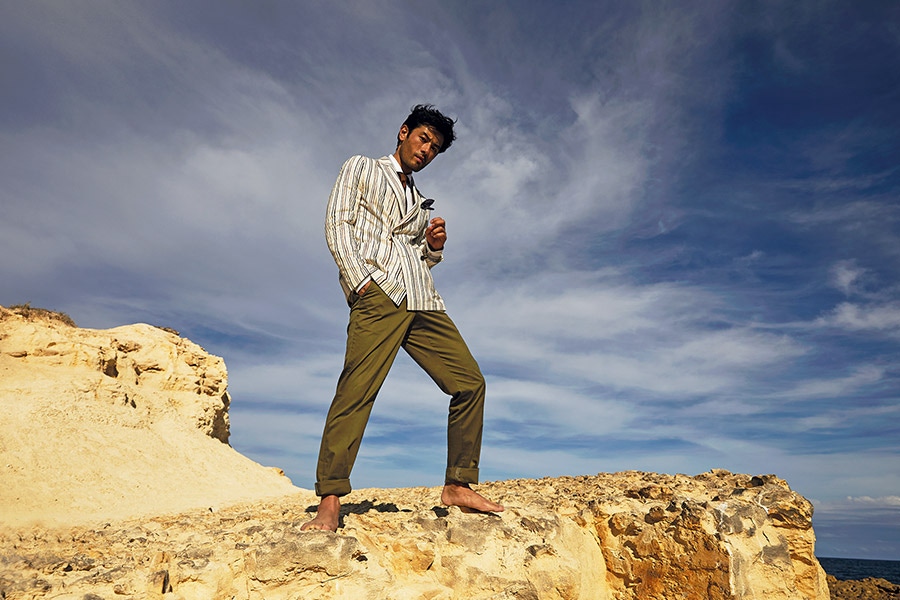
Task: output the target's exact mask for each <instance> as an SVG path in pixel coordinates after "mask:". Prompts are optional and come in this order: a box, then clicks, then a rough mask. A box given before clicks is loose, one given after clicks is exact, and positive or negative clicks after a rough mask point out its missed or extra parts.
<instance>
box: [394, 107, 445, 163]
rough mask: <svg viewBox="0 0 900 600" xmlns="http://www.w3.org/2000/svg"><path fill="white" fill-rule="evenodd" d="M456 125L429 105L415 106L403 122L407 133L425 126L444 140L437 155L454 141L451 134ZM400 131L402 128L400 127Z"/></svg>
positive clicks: (398, 140)
mask: <svg viewBox="0 0 900 600" xmlns="http://www.w3.org/2000/svg"><path fill="white" fill-rule="evenodd" d="M455 123H456V121H454V120H453V119H451V118H450V117H448V116H447V115H445V114H443V113H442V112H441V111H439V110H438V109H436V108H435V107H434V106H433V105H431V104H417V105H415V106H413V107H412V109H411V110H410V113H409V116H408V117H406V120H405V121H404V122H403V125H405V126H406V130H407V132H411V131H414V130H415V128H416V127H419V126H422V125H426V126H428V127H429V128H431V129H433V130H434V131H436V132H437V133H440V134H441V136H442V137H443V138H444V140H443V143H442V144H441V149H440V150H439V151H438V154H440V153H441V152H444V151H445V150H447V148H449V147H450V145H451V144H452V143H453V140H455V139H456V134H455V133H453V125H454V124H455ZM401 129H402V127H401ZM400 141H401V140H400V136H399V135H397V146H399V145H400Z"/></svg>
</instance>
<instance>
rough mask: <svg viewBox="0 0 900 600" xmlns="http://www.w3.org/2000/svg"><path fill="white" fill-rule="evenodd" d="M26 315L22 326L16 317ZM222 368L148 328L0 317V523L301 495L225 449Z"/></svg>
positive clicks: (48, 316) (68, 520) (4, 312)
mask: <svg viewBox="0 0 900 600" xmlns="http://www.w3.org/2000/svg"><path fill="white" fill-rule="evenodd" d="M21 312H25V314H20V313H21ZM227 381H228V378H227V373H226V369H225V363H224V361H223V360H222V359H221V358H219V357H217V356H212V355H210V354H208V353H207V352H205V351H204V350H203V349H202V348H201V347H200V346H197V345H196V344H194V343H193V342H191V341H189V340H186V339H184V338H181V337H178V336H177V335H176V334H174V333H173V332H171V331H166V330H163V329H160V328H157V327H151V326H150V325H129V326H125V327H117V328H114V329H108V330H93V329H80V328H77V327H73V326H72V325H70V324H69V323H67V322H66V321H65V320H61V319H57V318H54V316H53V314H52V313H47V312H46V311H44V312H43V313H42V312H37V311H35V310H34V309H32V310H31V311H12V310H8V309H5V308H3V307H0V406H2V410H0V514H2V522H3V523H4V524H6V525H13V524H27V523H30V522H33V521H35V520H40V521H42V522H44V523H47V524H53V523H62V524H67V525H68V524H77V523H85V522H90V521H97V520H103V519H115V518H122V517H128V516H134V515H138V514H160V513H166V512H178V511H183V510H186V509H190V508H195V507H198V506H206V507H209V506H219V505H221V504H224V503H233V502H240V501H242V500H249V499H256V498H261V497H265V496H273V495H281V494H286V493H293V492H296V491H298V490H297V488H295V487H294V486H292V485H291V483H290V481H289V480H288V479H287V478H286V477H283V476H279V475H278V474H277V473H276V472H275V471H273V470H271V469H266V468H264V467H262V466H260V465H258V464H256V463H254V462H253V461H251V460H249V459H247V458H246V457H244V456H242V455H240V454H238V453H237V452H235V451H234V450H233V449H232V448H231V447H230V446H228V444H227V442H228V436H229V423H228V405H229V402H230V398H229V395H228V390H227Z"/></svg>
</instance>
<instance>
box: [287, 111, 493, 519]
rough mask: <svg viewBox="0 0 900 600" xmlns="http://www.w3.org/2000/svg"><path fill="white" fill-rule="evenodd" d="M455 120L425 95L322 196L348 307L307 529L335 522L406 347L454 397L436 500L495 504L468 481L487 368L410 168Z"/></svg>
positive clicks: (439, 228)
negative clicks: (388, 138) (453, 293)
mask: <svg viewBox="0 0 900 600" xmlns="http://www.w3.org/2000/svg"><path fill="white" fill-rule="evenodd" d="M453 125H454V121H453V120H452V119H450V118H448V117H446V116H445V115H443V114H442V113H441V112H440V111H438V110H436V109H435V108H434V107H433V106H431V105H418V106H415V107H413V109H412V112H411V113H410V115H409V117H407V119H406V121H405V122H404V123H403V125H401V127H400V131H399V133H398V134H397V148H396V150H395V152H394V154H393V155H392V156H384V157H382V158H380V159H378V160H375V159H372V158H367V157H364V156H353V157H351V158H350V159H348V160H347V162H345V163H344V166H343V167H342V168H341V172H340V175H339V176H338V179H337V182H336V183H335V184H334V189H333V190H332V191H331V196H330V197H329V199H328V209H327V214H326V217H325V239H326V241H327V242H328V248H329V249H330V250H331V254H332V256H334V260H335V262H336V263H337V266H338V271H339V273H340V277H339V278H340V283H341V287H342V288H343V290H344V295H345V296H346V298H347V303H348V304H349V305H350V324H349V325H348V327H347V350H346V354H345V356H344V369H343V371H342V372H341V375H340V378H339V379H338V383H337V389H336V391H335V395H334V400H333V401H332V403H331V408H330V409H329V411H328V417H327V419H326V421H325V431H324V432H323V434H322V445H321V447H320V449H319V461H318V465H317V468H316V494H317V495H318V496H319V497H320V502H319V508H318V512H317V513H316V517H315V518H314V519H313V520H312V521H310V522H308V523H306V524H305V525H304V526H303V529H318V530H324V531H337V528H338V523H339V519H340V507H341V504H340V497H341V496H344V495H346V494H348V493H350V471H351V469H352V468H353V463H354V461H355V460H356V454H357V452H358V450H359V444H360V442H361V441H362V436H363V432H364V430H365V427H366V423H367V422H368V419H369V413H370V412H371V410H372V405H373V403H374V402H375V396H376V395H377V394H378V390H379V389H380V388H381V385H382V383H383V382H384V380H385V377H387V374H388V371H389V370H390V368H391V365H392V364H393V362H394V358H395V357H396V355H397V352H398V350H399V349H400V348H401V347H402V348H403V349H404V350H406V352H407V353H408V354H409V355H410V356H411V357H412V358H413V360H415V361H416V363H418V364H419V366H421V367H422V368H423V369H424V370H425V372H427V373H428V375H430V376H431V378H432V379H433V380H434V382H435V383H437V385H438V387H440V389H441V390H442V391H444V392H445V393H446V394H448V395H449V396H450V410H449V417H448V422H447V471H446V473H445V479H444V482H445V483H444V488H443V491H442V492H441V501H442V502H443V503H444V504H445V505H448V506H459V507H461V508H464V509H473V510H477V511H484V512H487V511H493V512H498V511H502V510H503V507H502V506H501V505H499V504H497V503H496V502H492V501H490V500H488V499H486V498H484V497H483V496H481V495H480V494H478V493H477V492H475V491H474V490H472V489H471V487H470V484H473V483H478V461H479V457H480V453H481V432H482V421H483V414H484V377H483V376H482V375H481V371H480V370H479V368H478V364H477V363H476V362H475V359H474V358H472V355H471V353H470V352H469V349H468V347H467V346H466V343H465V342H464V341H463V339H462V336H460V334H459V331H458V330H457V329H456V326H455V325H454V324H453V321H451V320H450V317H448V316H447V313H446V312H445V311H444V301H443V300H442V299H441V297H440V295H439V294H438V293H437V291H436V290H435V289H434V282H433V281H432V279H431V268H432V267H433V266H434V265H436V264H437V263H439V262H440V261H441V260H442V258H443V249H444V243H445V242H446V241H447V231H446V228H445V222H444V220H443V219H442V218H440V217H435V218H432V219H430V220H429V217H430V214H429V210H431V201H428V200H424V198H423V197H422V195H421V194H420V193H419V190H418V189H417V188H416V185H415V182H414V181H413V178H412V174H413V173H418V172H419V171H421V170H422V169H424V168H425V167H426V166H427V165H428V164H429V163H430V162H431V161H432V160H434V158H435V157H436V156H437V155H438V154H440V153H442V152H444V151H446V150H447V148H449V147H450V144H452V143H453V140H454V139H455V138H456V136H455V134H454V132H453Z"/></svg>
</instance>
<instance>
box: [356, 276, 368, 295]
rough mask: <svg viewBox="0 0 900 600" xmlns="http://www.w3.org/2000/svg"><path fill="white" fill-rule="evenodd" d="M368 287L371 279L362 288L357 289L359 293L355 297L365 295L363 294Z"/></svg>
mask: <svg viewBox="0 0 900 600" xmlns="http://www.w3.org/2000/svg"><path fill="white" fill-rule="evenodd" d="M370 285H372V280H371V279H370V280H369V281H367V282H366V285H364V286H362V287H361V288H359V291H358V292H356V295H357V296H362V295H363V294H365V293H366V290H367V289H369V286H370Z"/></svg>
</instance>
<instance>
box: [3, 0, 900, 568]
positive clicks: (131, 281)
mask: <svg viewBox="0 0 900 600" xmlns="http://www.w3.org/2000/svg"><path fill="white" fill-rule="evenodd" d="M0 57H2V60H0V153H2V160H0V203H2V215H3V217H2V219H0V281H2V283H0V304H2V305H7V306H8V305H10V304H16V303H24V302H30V303H31V304H32V305H33V306H40V307H44V308H51V309H55V310H61V311H64V312H67V313H68V314H69V315H70V316H72V317H73V318H74V319H75V321H76V322H77V323H78V324H79V325H80V326H82V327H93V328H107V327H113V326H117V325H122V324H127V323H135V322H147V323H151V324H155V325H163V326H168V327H173V328H175V329H177V330H179V331H180V332H181V333H182V335H185V336H186V337H189V338H190V339H192V340H194V341H196V342H197V343H199V344H201V345H203V346H204V347H205V348H206V349H207V350H208V351H210V352H212V353H215V354H218V355H220V356H223V357H224V358H225V361H226V363H227V365H228V368H229V383H230V390H231V393H232V396H233V405H232V440H231V441H232V445H233V446H234V447H235V448H236V449H238V450H239V451H241V452H243V453H244V454H247V455H248V456H250V457H252V458H253V459H255V460H257V461H259V462H261V463H264V464H267V465H277V466H280V467H282V468H284V469H285V471H286V472H287V473H288V474H289V475H290V477H291V478H292V480H293V481H294V483H295V484H297V485H299V486H301V487H305V488H311V487H312V485H313V479H314V466H315V456H316V452H317V450H318V441H319V435H320V433H321V429H322V424H323V419H324V414H325V411H326V410H327V406H328V404H329V402H330V400H331V395H332V393H333V391H334V384H335V381H336V378H337V375H338V373H339V371H340V368H341V360H342V355H343V344H344V330H345V326H346V319H347V307H346V305H345V304H344V302H343V298H342V295H341V291H340V288H339V286H338V283H337V274H336V269H335V266H334V263H333V261H332V260H331V257H330V255H329V253H328V250H327V248H326V246H325V242H324V238H323V232H322V226H323V219H324V210H325V202H326V200H327V196H328V193H329V191H330V189H331V186H332V184H333V183H334V179H335V177H336V176H337V172H338V169H339V168H340V165H341V163H342V162H343V161H344V160H345V159H346V158H347V157H349V156H350V155H352V154H367V155H370V156H382V155H384V154H388V153H390V152H392V151H393V146H394V140H395V136H396V132H397V129H398V128H399V125H400V123H401V122H402V121H403V119H404V118H405V116H406V113H407V111H408V109H409V107H410V106H412V105H413V104H415V103H418V102H423V101H424V102H433V103H435V104H436V105H438V106H439V107H440V108H441V109H443V110H444V111H446V112H447V113H449V114H451V115H453V116H455V117H457V118H458V126H457V129H458V140H457V142H456V143H455V144H454V145H453V148H452V149H450V151H448V152H447V153H446V154H442V155H441V156H440V157H439V158H438V159H436V160H435V162H433V163H432V164H431V166H429V167H428V168H427V169H426V170H425V171H423V172H422V173H420V174H419V176H418V177H417V184H418V185H419V187H420V189H421V190H422V191H423V192H424V193H425V194H426V195H428V196H431V197H433V198H435V199H436V203H435V207H436V209H437V210H436V211H435V214H436V215H440V216H443V217H444V218H445V219H446V220H447V223H448V235H449V240H448V245H447V250H446V253H445V257H446V260H445V262H444V263H442V264H441V265H440V266H438V267H437V268H436V269H435V278H436V281H437V285H438V288H439V290H440V291H441V293H442V295H443V296H444V298H445V300H446V301H447V304H448V311H449V313H450V315H451V316H452V317H453V319H454V320H455V321H456V323H457V325H458V326H459V327H460V329H461V331H462V332H463V335H464V336H465V337H466V339H467V341H468V342H469V345H470V347H471V349H472V351H473V353H474V354H475V356H476V358H477V359H478V360H479V363H480V364H481V366H482V369H483V371H484V372H485V375H486V378H487V380H488V407H487V414H486V432H485V446H484V450H483V455H482V467H483V469H482V477H483V479H485V480H496V479H507V478H516V477H543V476H558V475H566V474H571V475H576V474H592V473H597V472H608V471H618V470H627V469H637V470H645V471H656V472H666V473H676V472H677V473H687V474H696V473H700V472H703V471H706V470H708V469H712V468H724V469H729V470H731V471H735V472H742V473H750V474H763V473H775V474H777V475H779V476H780V477H782V478H784V479H786V480H787V481H788V482H789V483H790V484H791V486H792V487H793V488H794V489H795V490H796V491H798V492H800V493H801V494H803V495H804V496H806V497H807V498H809V499H811V500H812V501H813V502H814V503H815V506H816V516H815V520H814V524H815V527H816V532H817V536H818V545H817V553H818V554H819V555H820V556H843V557H859V558H881V559H892V560H900V403H898V394H900V385H898V384H900V368H898V364H900V361H898V358H900V294H898V291H900V283H898V281H900V279H898V273H900V197H898V195H900V169H898V164H900V160H898V159H900V110H898V109H897V106H900V4H897V3H895V2H888V1H884V2H852V3H851V2H828V1H815V2H813V1H808V0H798V1H797V2H791V3H784V2H727V1H721V2H689V1H686V2H678V3H670V2H565V1H562V2H557V3H549V2H534V1H532V2H528V1H521V2H511V1H506V2H503V1H498V2H477V3H476V2H461V1H460V2H453V1H450V2H437V1H431V0H422V1H418V2H402V1H389V2H368V1H362V0H360V1H356V2H295V3H288V2H273V1H258V2H238V1H236V0H232V1H216V2H213V1H197V2H162V1H159V2H149V3H148V2H141V3H138V2H112V1H110V2H84V1H80V0H75V1H71V2H55V1H48V2H44V1H40V0H30V1H29V2H14V1H0ZM445 415H446V400H445V399H444V398H443V397H442V395H441V394H440V392H439V391H438V390H437V389H436V388H435V387H434V386H433V384H432V383H431V382H430V381H429V380H428V378H427V377H426V376H425V375H424V374H423V373H421V372H420V371H419V370H418V369H417V368H416V367H415V366H414V365H413V364H412V361H410V360H409V359H408V358H407V357H405V356H401V357H400V358H399V360H398V362H397V364H396V366H395V368H394V370H393V372H392V373H391V376H390V378H389V380H388V382H387V384H386V385H385V387H384V388H383V390H382V393H381V395H380V396H379V399H378V402H377V403H376V408H375V411H374V415H373V419H372V421H371V422H370V425H369V429H368V431H367V435H366V438H365V440H364V442H363V447H362V451H361V455H360V459H359V460H358V462H357V465H356V468H355V470H354V474H353V482H354V485H355V487H371V486H374V487H393V486H410V485H438V484H440V483H441V477H442V475H443V468H444V460H445V456H444V451H445V441H444V440H445V437H444V436H445V418H446V417H445Z"/></svg>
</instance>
